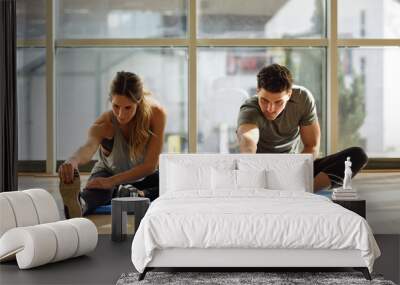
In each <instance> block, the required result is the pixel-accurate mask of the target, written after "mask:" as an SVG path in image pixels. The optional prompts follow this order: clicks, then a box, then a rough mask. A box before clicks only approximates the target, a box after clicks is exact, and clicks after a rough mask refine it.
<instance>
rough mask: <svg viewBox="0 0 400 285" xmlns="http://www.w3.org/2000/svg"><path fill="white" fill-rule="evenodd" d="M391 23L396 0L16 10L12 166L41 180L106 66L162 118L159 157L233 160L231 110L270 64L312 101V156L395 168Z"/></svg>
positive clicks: (399, 153)
mask: <svg viewBox="0 0 400 285" xmlns="http://www.w3.org/2000/svg"><path fill="white" fill-rule="evenodd" d="M49 5H50V6H51V7H49ZM46 6H47V7H46ZM399 19H400V2H399V1H397V0H384V1H376V0H354V1H345V0H275V1H263V0H249V1H245V2H243V1H239V0H120V1H113V0H96V1H93V0H79V1H78V0H17V23H18V26H17V28H18V29H17V30H18V33H17V34H18V51H17V53H18V102H19V135H20V139H19V144H20V145H19V159H20V160H28V161H29V160H40V161H43V162H47V164H46V165H47V171H48V172H51V171H54V169H55V165H56V161H62V160H64V159H66V158H67V157H68V156H69V155H70V154H71V152H72V151H73V150H75V149H76V148H77V147H78V146H79V145H81V144H82V143H83V142H84V140H85V138H86V135H87V129H88V127H89V126H90V125H91V124H92V123H93V121H94V120H95V118H96V117H97V116H99V115H100V114H101V113H102V112H104V111H106V110H109V108H110V106H109V103H108V91H109V85H110V81H111V79H112V78H113V76H114V75H115V73H116V72H117V71H119V70H125V71H132V72H135V73H137V74H138V75H139V76H140V77H141V78H142V79H143V81H144V85H145V87H146V88H147V89H148V90H149V91H150V92H151V93H152V94H153V96H154V97H155V98H156V99H157V100H158V101H160V102H161V103H162V104H163V105H164V106H165V108H166V109H167V112H168V121H167V127H166V136H165V141H164V149H163V151H164V152H212V153H218V152H221V153H227V152H237V151H238V145H237V138H236V133H235V130H236V127H237V125H236V120H237V114H238V111H239V107H240V105H241V103H242V102H243V100H245V99H246V98H248V97H249V96H254V94H255V90H256V74H257V72H258V71H259V69H260V68H261V67H263V66H265V65H268V64H270V63H275V62H276V63H280V64H285V65H287V66H288V67H289V68H290V69H291V71H292V72H293V75H294V79H295V84H298V85H303V86H305V87H306V88H308V89H309V90H310V91H311V92H312V93H313V95H314V97H315V100H316V102H317V110H318V118H319V121H320V125H321V130H322V140H321V154H322V155H325V154H329V153H333V152H335V151H338V150H341V149H343V148H346V147H350V146H354V145H359V146H362V147H364V148H365V149H366V151H367V153H368V155H369V156H370V157H371V158H372V160H373V159H378V158H386V159H387V158H389V159H397V161H398V160H399V159H400V144H399V141H400V138H399V137H398V134H397V133H398V131H396V124H395V122H396V121H398V120H399V119H400V117H399V112H396V109H395V107H396V106H398V105H399V103H400V102H399V101H398V99H397V97H398V96H396V93H395V92H396V85H395V78H396V66H399V64H400V62H399V58H400V51H398V48H397V46H400V34H399V29H398V27H399V26H400V23H399ZM49 21H50V23H49ZM335 27H337V29H335ZM335 31H337V33H335ZM46 39H51V40H48V41H46ZM46 51H47V52H46ZM48 67H51V68H48ZM49 82H50V83H52V84H48V83H49ZM52 86H54V87H53V88H51V87H52ZM49 102H50V103H51V102H55V104H53V106H46V104H47V103H49ZM49 120H52V122H51V123H49ZM48 144H50V149H55V154H54V157H53V155H51V154H49V151H47V152H46V148H48V147H49V145H48Z"/></svg>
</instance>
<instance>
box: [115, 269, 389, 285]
mask: <svg viewBox="0 0 400 285" xmlns="http://www.w3.org/2000/svg"><path fill="white" fill-rule="evenodd" d="M138 276H139V273H127V274H122V275H121V277H120V278H119V279H118V281H117V285H133V284H140V285H144V284H157V285H163V284H172V285H175V284H179V285H183V284H213V285H214V284H215V285H216V284H223V285H231V284H241V285H242V284H267V285H270V284H271V285H275V284H284V285H292V284H293V285H294V284H296V285H297V284H321V285H322V284H324V285H325V284H327V285H345V284H355V285H358V284H368V285H371V284H373V285H378V284H379V285H395V283H393V282H392V281H389V280H384V279H383V277H382V276H381V275H372V278H373V279H372V281H368V280H366V279H365V278H364V276H363V275H362V273H360V272H148V273H147V274H146V278H145V279H144V280H142V281H138Z"/></svg>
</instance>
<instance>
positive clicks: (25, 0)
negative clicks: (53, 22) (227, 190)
mask: <svg viewBox="0 0 400 285" xmlns="http://www.w3.org/2000/svg"><path fill="white" fill-rule="evenodd" d="M16 6H17V39H19V40H21V39H25V40H26V39H35V40H38V39H45V38H46V0H17V4H16Z"/></svg>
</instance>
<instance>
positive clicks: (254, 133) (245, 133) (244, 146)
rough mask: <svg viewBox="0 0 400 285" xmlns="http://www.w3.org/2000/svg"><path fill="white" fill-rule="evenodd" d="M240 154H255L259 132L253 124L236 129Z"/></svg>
mask: <svg viewBox="0 0 400 285" xmlns="http://www.w3.org/2000/svg"><path fill="white" fill-rule="evenodd" d="M237 136H238V140H239V148H240V153H256V152H257V143H258V140H259V138H260V130H259V129H258V127H257V125H255V124H243V125H240V126H239V128H238V129H237Z"/></svg>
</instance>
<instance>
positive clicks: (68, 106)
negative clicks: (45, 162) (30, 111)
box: [56, 48, 188, 160]
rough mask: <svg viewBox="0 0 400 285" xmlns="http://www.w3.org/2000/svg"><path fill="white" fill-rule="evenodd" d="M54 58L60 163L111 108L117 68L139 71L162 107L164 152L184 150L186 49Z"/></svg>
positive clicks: (79, 51)
mask: <svg viewBox="0 0 400 285" xmlns="http://www.w3.org/2000/svg"><path fill="white" fill-rule="evenodd" d="M56 59H57V73H56V79H57V159H58V160H63V159H66V158H68V157H69V156H70V155H71V154H72V152H73V151H74V150H75V149H76V148H77V147H78V146H79V145H81V144H82V143H84V142H85V140H86V138H87V131H88V129H89V127H90V125H91V124H93V122H94V121H95V119H96V118H97V117H98V116H99V115H100V114H101V113H103V112H105V111H108V110H111V106H110V104H109V100H108V96H109V89H110V83H111V80H112V79H113V77H114V76H115V74H116V73H117V72H118V71H121V70H124V71H131V72H135V73H137V74H138V75H139V76H140V77H141V78H142V80H143V82H144V86H145V88H146V89H147V90H149V91H150V92H151V93H152V96H153V98H155V99H156V100H157V101H159V102H160V103H161V104H162V105H163V106H166V109H167V111H168V121H167V126H166V130H165V143H164V151H165V152H187V133H188V129H187V125H188V124H187V122H188V114H187V109H188V107H187V93H188V91H187V88H188V84H187V66H188V64H187V53H186V49H185V48H59V49H58V50H57V57H56ZM166 74H168V76H165V75H166Z"/></svg>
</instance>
